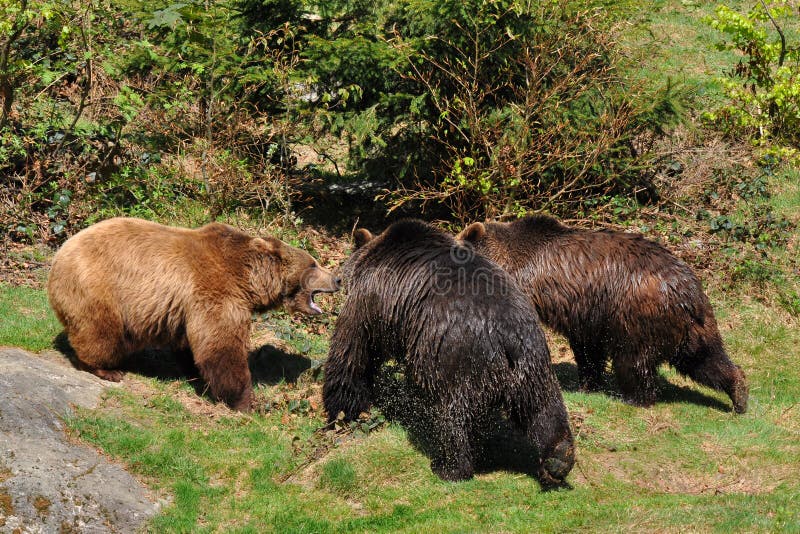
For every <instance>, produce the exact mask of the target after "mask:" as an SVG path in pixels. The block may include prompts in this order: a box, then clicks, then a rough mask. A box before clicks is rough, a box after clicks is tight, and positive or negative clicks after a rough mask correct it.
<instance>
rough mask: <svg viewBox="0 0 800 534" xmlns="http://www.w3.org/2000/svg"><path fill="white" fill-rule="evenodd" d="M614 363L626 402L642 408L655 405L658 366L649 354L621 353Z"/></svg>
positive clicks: (615, 372)
mask: <svg viewBox="0 0 800 534" xmlns="http://www.w3.org/2000/svg"><path fill="white" fill-rule="evenodd" d="M612 363H613V367H614V375H615V376H616V379H617V384H618V386H619V389H620V393H622V398H623V400H625V402H627V403H628V404H632V405H634V406H642V407H648V406H652V405H653V404H655V402H656V396H657V389H658V387H657V381H656V379H657V377H658V364H657V362H656V359H655V358H653V357H652V355H650V354H649V352H647V351H645V352H643V353H637V352H629V351H620V352H618V353H617V354H616V355H615V356H614V358H613V362H612Z"/></svg>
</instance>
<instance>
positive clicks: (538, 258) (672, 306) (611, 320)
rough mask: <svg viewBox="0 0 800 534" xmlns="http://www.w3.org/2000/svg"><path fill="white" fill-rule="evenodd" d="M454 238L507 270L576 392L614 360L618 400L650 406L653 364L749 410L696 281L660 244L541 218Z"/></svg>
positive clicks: (591, 386)
mask: <svg viewBox="0 0 800 534" xmlns="http://www.w3.org/2000/svg"><path fill="white" fill-rule="evenodd" d="M458 237H459V238H460V239H462V240H464V241H466V242H469V243H472V245H473V246H474V247H475V250H476V251H477V252H478V253H481V254H484V255H486V256H488V257H489V258H491V259H493V260H494V261H496V262H497V263H499V264H500V266H501V267H503V268H504V269H505V270H507V271H508V272H509V273H510V274H511V275H512V276H513V277H514V278H515V279H516V281H517V282H518V284H519V285H520V287H521V288H522V289H523V291H525V292H526V293H527V294H528V296H529V297H530V298H531V300H532V301H533V303H534V306H535V307H536V310H537V311H538V312H539V316H540V317H541V319H542V322H544V323H545V324H546V325H548V326H550V327H551V328H553V329H554V330H556V331H557V332H559V333H561V334H563V335H564V336H566V338H567V339H568V340H569V343H570V346H571V347H572V351H573V353H574V354H575V361H576V363H577V365H578V371H579V374H580V379H581V386H582V388H583V389H585V390H596V389H597V388H598V387H599V384H600V382H601V379H602V374H603V371H604V369H605V365H606V361H607V359H608V358H611V361H612V365H613V368H614V372H615V375H616V378H617V382H618V384H619V388H620V390H621V391H622V394H623V396H624V397H625V399H626V400H627V401H628V402H631V403H633V404H638V405H643V406H649V405H651V404H653V403H654V402H655V399H656V375H657V368H658V365H659V364H660V363H662V362H669V363H670V364H671V365H672V366H673V367H675V368H676V369H677V370H678V371H679V372H680V373H682V374H684V375H687V376H689V377H691V378H692V379H694V380H695V381H697V382H699V383H701V384H704V385H706V386H709V387H712V388H714V389H717V390H720V391H724V392H725V393H727V394H728V395H729V396H730V398H731V400H732V401H733V408H734V410H735V411H736V412H737V413H744V412H745V411H746V409H747V396H748V394H747V383H746V381H745V376H744V373H743V372H742V370H741V369H740V368H739V367H738V366H736V365H734V364H733V363H732V362H731V360H730V359H729V358H728V355H727V354H726V353H725V349H724V348H723V346H722V339H721V338H720V334H719V330H718V329H717V322H716V320H715V318H714V312H713V311H712V309H711V304H710V303H709V301H708V297H707V296H706V295H705V293H704V292H703V288H702V286H701V284H700V281H699V280H698V279H697V277H696V276H695V274H694V273H693V272H692V270H691V269H690V268H689V267H688V266H687V265H686V264H685V263H683V262H682V261H680V260H679V259H677V258H676V257H675V256H673V255H672V254H671V253H670V252H669V251H667V250H666V249H665V248H663V247H662V246H661V245H659V244H657V243H654V242H653V241H649V240H647V239H645V238H643V237H642V236H641V235H638V234H630V233H622V232H614V231H609V230H600V231H588V230H581V229H576V228H569V227H567V226H564V225H562V224H561V223H559V222H558V221H556V220H555V219H553V218H551V217H547V216H543V215H534V216H529V217H526V218H523V219H520V220H517V221H514V222H510V223H486V224H482V223H474V224H472V225H470V226H468V227H467V228H465V229H464V230H463V231H462V232H461V233H460V234H459V236H458Z"/></svg>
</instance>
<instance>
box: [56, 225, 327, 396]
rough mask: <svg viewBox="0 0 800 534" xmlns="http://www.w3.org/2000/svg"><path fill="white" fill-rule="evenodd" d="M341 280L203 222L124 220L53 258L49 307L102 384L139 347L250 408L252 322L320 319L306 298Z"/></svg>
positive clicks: (278, 244) (90, 232) (297, 256)
mask: <svg viewBox="0 0 800 534" xmlns="http://www.w3.org/2000/svg"><path fill="white" fill-rule="evenodd" d="M339 283H340V280H339V278H338V277H336V276H334V275H333V274H331V273H330V272H328V271H326V270H325V269H323V268H322V267H320V266H319V264H318V263H317V262H316V261H315V260H314V258H312V257H311V255H309V254H308V253H307V252H305V251H302V250H300V249H297V248H294V247H291V246H289V245H287V244H286V243H283V242H282V241H280V240H278V239H275V238H272V237H265V238H259V237H251V236H249V235H247V234H245V233H243V232H241V231H239V230H236V229H235V228H232V227H230V226H227V225H224V224H219V223H211V224H208V225H206V226H203V227H202V228H198V229H194V230H191V229H187V228H173V227H169V226H163V225H160V224H156V223H153V222H149V221H143V220H140V219H133V218H115V219H109V220H106V221H103V222H100V223H97V224H95V225H93V226H90V227H89V228H86V229H85V230H83V231H81V232H79V233H77V234H76V235H74V236H73V237H72V238H70V239H69V240H67V242H66V243H64V245H63V246H62V247H61V249H60V250H59V251H58V252H57V253H56V255H55V258H54V259H53V266H52V269H51V271H50V278H49V281H48V287H47V289H48V295H49V297H50V304H51V306H52V307H53V310H55V312H56V316H57V317H58V319H59V321H61V324H63V325H64V329H65V332H66V334H67V336H68V338H69V341H70V344H71V345H72V348H73V349H74V350H75V356H76V358H77V360H78V364H79V366H80V367H82V368H83V369H85V370H87V371H89V372H91V373H94V374H95V375H97V376H99V377H101V378H104V379H106V380H111V381H115V382H117V381H119V380H121V379H122V376H123V374H124V372H123V371H122V370H120V367H121V365H122V363H123V360H124V359H125V357H126V356H128V355H130V354H132V353H134V352H136V351H139V350H141V349H144V348H167V349H171V350H173V351H175V352H176V353H177V354H179V355H180V354H191V356H192V358H193V360H194V363H195V365H196V366H197V369H198V370H199V372H200V375H201V376H202V377H203V379H205V381H206V382H207V383H208V386H209V389H210V391H211V393H212V395H213V396H214V398H215V399H217V400H221V401H224V402H226V403H227V404H228V405H229V406H231V407H232V408H234V409H236V410H243V411H247V410H249V409H250V408H251V403H252V396H253V391H252V383H251V379H250V369H249V367H248V364H247V357H248V341H249V333H250V322H251V321H250V319H251V314H252V313H253V312H257V311H263V310H267V309H270V308H274V307H277V306H279V305H281V304H282V305H283V306H284V307H285V308H286V309H287V311H290V312H294V311H299V312H303V313H306V314H311V315H313V314H318V313H321V310H320V308H319V307H318V306H317V305H316V304H315V303H314V295H315V294H317V293H320V292H333V291H336V290H337V289H339Z"/></svg>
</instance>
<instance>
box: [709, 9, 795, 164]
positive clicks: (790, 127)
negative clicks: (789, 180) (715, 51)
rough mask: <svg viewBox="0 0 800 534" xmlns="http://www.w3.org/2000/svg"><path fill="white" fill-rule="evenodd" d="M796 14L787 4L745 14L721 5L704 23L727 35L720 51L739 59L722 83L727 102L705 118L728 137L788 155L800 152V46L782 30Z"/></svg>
mask: <svg viewBox="0 0 800 534" xmlns="http://www.w3.org/2000/svg"><path fill="white" fill-rule="evenodd" d="M796 11H797V6H795V5H794V3H793V2H790V1H786V0H774V1H769V2H767V1H765V0H761V1H760V2H758V3H756V5H755V6H754V7H753V8H752V9H751V10H750V11H749V12H748V13H739V12H738V11H735V10H734V9H731V8H730V7H728V6H726V5H720V6H719V7H717V9H716V13H715V16H714V17H709V18H708V19H707V22H708V24H710V25H711V26H712V27H713V28H715V29H717V30H719V31H720V32H722V33H723V34H724V36H725V40H724V41H722V42H721V43H719V44H718V45H717V46H718V48H720V49H722V50H736V51H738V52H740V53H741V54H742V55H743V57H742V58H741V59H740V60H739V62H738V63H737V64H736V65H735V66H734V68H733V70H732V71H731V72H730V73H728V76H727V77H726V78H724V79H722V80H721V81H722V84H723V87H724V91H725V94H726V95H727V97H728V98H729V100H730V102H729V103H728V104H726V105H725V106H722V107H721V108H720V109H718V110H717V111H714V112H711V113H707V114H706V118H707V119H708V120H710V121H712V122H714V123H715V124H717V125H718V126H720V127H721V128H722V130H723V132H725V133H728V134H730V135H739V134H741V133H745V134H747V135H749V136H751V137H752V138H753V139H754V140H755V141H756V142H757V143H759V144H761V145H764V146H769V145H770V144H771V143H772V142H776V143H777V144H778V145H786V146H785V147H784V148H783V150H779V151H778V153H779V155H790V156H798V155H799V153H798V152H797V149H798V148H800V47H798V46H797V45H792V43H791V42H790V40H789V37H791V34H789V32H788V31H787V30H786V29H785V27H787V26H788V27H791V26H790V25H791V24H792V22H791V21H792V18H793V17H795V16H796V13H795V12H796ZM779 21H780V22H779ZM787 36H788V37H787ZM772 151H773V152H775V150H774V149H773V150H772Z"/></svg>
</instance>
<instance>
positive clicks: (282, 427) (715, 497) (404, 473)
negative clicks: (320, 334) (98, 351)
mask: <svg viewBox="0 0 800 534" xmlns="http://www.w3.org/2000/svg"><path fill="white" fill-rule="evenodd" d="M0 289H2V291H0V295H2V306H3V308H2V309H0V313H2V317H3V319H4V320H3V321H2V323H1V324H2V325H3V336H4V337H3V338H2V339H4V340H6V341H4V343H6V344H13V345H18V346H23V347H27V348H30V349H33V350H37V349H38V348H45V347H47V346H49V343H50V340H51V339H52V337H54V336H55V334H56V333H58V331H59V330H60V328H59V326H58V324H57V323H56V322H55V320H54V319H53V318H52V315H51V314H50V312H48V310H47V301H46V298H45V295H44V292H43V291H42V290H35V289H28V288H14V287H10V286H0ZM711 296H712V300H713V302H714V304H715V306H716V309H717V311H718V313H717V315H718V319H719V324H720V328H721V331H722V333H723V336H724V338H725V342H726V345H727V347H728V350H729V353H730V354H731V357H732V358H733V359H734V361H736V362H737V363H739V364H740V365H742V366H743V368H744V369H745V371H746V373H747V374H748V379H749V382H750V386H751V402H750V410H749V412H748V413H747V414H745V415H743V416H736V415H734V414H732V413H730V411H729V404H728V403H729V401H728V399H727V398H726V397H725V396H724V395H721V394H719V393H717V392H713V391H711V390H708V389H706V388H703V387H701V386H698V385H696V384H694V383H692V382H690V381H688V380H686V379H684V378H682V377H680V376H678V375H677V374H676V373H675V372H674V371H671V370H669V369H665V370H664V372H663V373H664V376H665V379H666V382H665V387H664V388H663V390H662V392H661V396H660V402H659V403H658V404H657V405H656V406H655V407H653V408H651V409H638V408H634V407H631V406H628V405H626V404H623V403H622V402H620V401H619V400H618V399H617V398H615V397H614V396H613V395H610V394H603V393H597V394H583V393H578V392H571V391H566V392H565V401H566V403H567V407H568V410H569V412H570V415H571V420H572V424H573V429H574V432H575V435H576V441H577V451H578V452H577V454H578V464H577V465H576V467H575V469H573V471H572V473H571V474H570V476H569V479H568V481H569V483H570V484H571V486H572V489H565V490H559V491H552V492H543V491H542V490H541V488H540V487H539V485H538V483H537V482H536V481H535V480H534V479H533V478H531V477H530V476H528V475H525V474H520V473H515V472H510V471H504V470H490V471H488V472H484V473H480V474H479V475H477V476H476V477H475V479H473V480H471V481H469V482H463V483H457V484H453V483H446V482H442V481H440V480H439V479H437V478H436V477H435V476H434V475H433V474H432V473H431V471H430V468H429V460H428V458H427V457H426V456H425V455H424V454H422V453H421V452H420V451H419V450H417V449H416V448H415V447H414V446H413V445H412V441H411V440H410V439H409V436H408V435H407V433H406V431H405V430H404V429H403V428H401V427H399V426H397V425H394V424H392V425H388V426H384V427H381V428H379V429H378V430H376V431H373V432H371V433H369V434H368V435H366V436H361V437H355V436H345V437H344V439H341V440H340V441H339V442H336V441H335V440H334V439H333V438H331V437H329V436H325V435H322V434H319V433H316V432H315V430H316V429H318V428H319V427H320V426H321V425H322V424H323V414H322V413H321V412H320V410H319V406H318V403H317V404H316V408H315V407H313V405H310V406H311V408H309V409H304V410H297V409H293V408H292V406H293V405H292V403H291V402H287V398H308V399H311V398H312V397H313V395H314V392H315V391H317V392H318V385H316V386H309V388H310V389H306V390H304V389H303V387H305V386H302V387H298V386H293V385H287V384H278V385H275V386H269V385H261V386H259V387H258V391H257V395H258V398H259V399H261V400H263V401H265V402H262V403H261V405H262V406H267V405H269V406H271V409H270V410H268V411H263V410H262V411H261V412H258V413H255V414H253V415H238V414H233V413H231V412H228V411H227V410H226V409H224V408H222V407H217V408H213V407H211V408H212V409H215V410H216V412H215V413H216V414H217V417H209V415H208V413H197V412H195V411H190V410H189V409H188V408H187V406H192V405H193V403H188V404H184V403H183V402H182V399H185V398H187V397H189V398H191V397H193V396H195V395H196V393H195V392H194V390H193V389H192V388H191V387H189V386H188V385H187V384H185V383H181V384H179V385H176V384H174V383H172V382H165V381H161V380H157V379H150V378H143V377H140V378H139V380H140V381H141V382H142V383H143V384H144V385H145V387H144V388H136V392H133V391H129V390H126V389H116V388H115V389H111V390H109V391H108V392H107V393H106V396H105V398H104V400H103V402H102V404H101V406H100V407H99V408H98V409H96V410H78V411H77V413H76V415H75V416H74V417H73V418H71V419H70V420H68V421H67V426H68V428H69V429H70V432H71V433H72V434H73V436H75V437H76V438H79V439H81V440H83V441H85V442H87V443H90V444H92V445H94V446H97V447H99V448H100V449H102V450H103V451H105V452H106V453H107V454H108V455H109V456H111V457H112V458H116V459H118V460H119V461H121V462H122V463H124V464H125V465H126V466H127V468H128V469H129V470H131V471H132V472H134V473H136V474H137V475H138V476H140V477H141V478H142V479H143V480H144V481H145V482H146V483H147V484H148V485H149V486H150V487H151V488H153V489H154V490H156V491H157V492H159V493H161V494H166V495H168V496H169V497H170V503H169V504H168V505H167V506H166V507H165V508H164V509H163V510H162V512H161V513H160V514H159V515H158V516H157V517H156V518H154V519H153V520H152V522H151V523H150V524H149V527H148V528H149V529H150V530H151V531H154V532H190V531H191V532H265V531H266V532H343V531H354V532H419V531H426V532H462V531H503V532H529V531H530V530H531V529H533V528H535V529H536V530H537V531H542V532H556V531H558V532H563V531H583V530H592V531H653V530H658V531H667V532H677V531H691V532H726V531H731V530H734V531H748V532H776V531H786V532H791V531H796V530H798V529H800V515H798V512H797V510H800V506H798V502H797V500H798V495H800V441H798V439H797V436H798V433H800V413H798V409H800V408H798V407H800V375H798V373H796V372H794V369H795V367H796V361H795V360H796V353H797V347H798V346H800V327H799V326H800V325H798V319H796V318H792V317H791V316H790V315H788V314H786V313H784V312H783V311H782V310H781V309H780V308H777V307H775V306H774V305H772V304H770V303H768V302H767V303H764V302H759V301H758V300H755V299H753V298H752V297H750V296H749V295H748V294H747V292H744V293H737V292H713V293H712V295H711ZM13 325H16V326H13ZM9 332H13V333H14V335H13V337H11V336H10V334H9ZM292 346H293V347H294V345H292ZM294 348H296V349H297V350H298V351H299V350H301V349H300V348H299V347H294ZM320 349H321V347H316V346H315V347H314V350H313V351H312V352H315V353H316V352H317V350H320ZM315 388H316V389H315ZM280 399H283V400H280ZM267 401H270V402H267ZM272 401H274V402H272Z"/></svg>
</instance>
